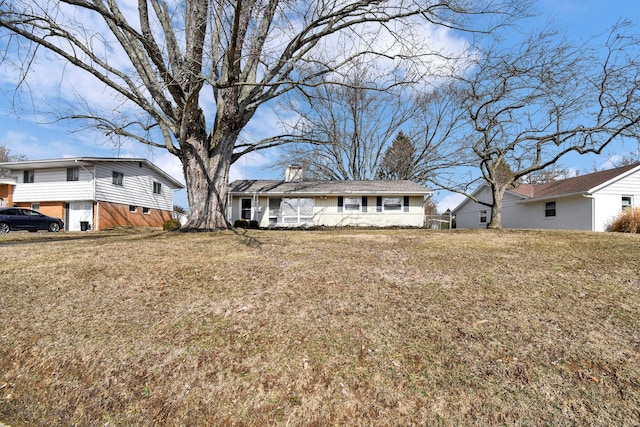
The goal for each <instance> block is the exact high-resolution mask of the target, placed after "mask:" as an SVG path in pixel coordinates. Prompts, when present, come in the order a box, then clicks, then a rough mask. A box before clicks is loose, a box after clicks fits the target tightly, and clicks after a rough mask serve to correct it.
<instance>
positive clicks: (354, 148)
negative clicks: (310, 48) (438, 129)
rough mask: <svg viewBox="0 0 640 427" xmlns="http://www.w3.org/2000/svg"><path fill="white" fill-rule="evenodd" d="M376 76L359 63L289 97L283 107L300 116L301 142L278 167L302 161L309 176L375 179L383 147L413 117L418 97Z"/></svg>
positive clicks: (294, 127)
mask: <svg viewBox="0 0 640 427" xmlns="http://www.w3.org/2000/svg"><path fill="white" fill-rule="evenodd" d="M377 74H378V73H377V72H374V71H372V70H370V69H368V67H367V66H366V64H363V63H360V62H359V61H358V64H357V66H355V67H353V68H352V69H351V71H350V73H349V75H347V76H345V78H344V79H341V80H340V81H338V82H336V81H331V80H329V79H325V81H322V84H318V85H314V86H313V87H308V88H299V90H297V91H295V92H294V93H292V94H290V95H291V96H288V97H286V98H287V99H286V101H287V102H286V103H283V104H282V105H283V107H284V108H286V110H288V111H292V112H297V114H298V116H299V119H298V120H297V121H296V122H294V123H291V125H290V133H291V135H292V136H293V135H296V137H295V138H297V139H298V140H299V143H297V144H291V145H288V146H287V147H285V149H284V153H283V155H282V156H281V158H280V160H279V161H278V162H277V165H276V166H277V167H282V166H284V165H286V164H291V163H295V164H300V165H302V166H303V169H304V174H305V177H307V178H310V179H329V180H367V179H374V178H375V177H376V174H377V171H378V168H379V166H380V162H381V160H382V156H383V154H384V150H385V147H386V146H387V145H388V144H390V142H391V141H392V139H393V137H394V135H395V134H396V133H397V132H398V130H399V129H400V128H401V127H402V126H403V125H406V124H407V122H408V121H410V119H411V118H412V117H413V116H414V115H415V113H414V111H415V110H414V108H413V107H412V105H411V104H412V103H411V98H413V97H414V96H412V95H409V94H407V93H405V92H404V91H403V88H402V87H400V86H397V85H396V84H395V82H393V81H392V82H389V83H388V84H385V83H380V82H379V81H378V79H379V78H380V76H379V75H377ZM327 77H330V76H327ZM389 86H391V87H389Z"/></svg>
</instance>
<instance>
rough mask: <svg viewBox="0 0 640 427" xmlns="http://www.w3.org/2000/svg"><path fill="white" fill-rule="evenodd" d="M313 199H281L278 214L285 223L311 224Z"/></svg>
mask: <svg viewBox="0 0 640 427" xmlns="http://www.w3.org/2000/svg"><path fill="white" fill-rule="evenodd" d="M313 206H314V204H313V198H311V197H309V198H306V197H299V198H290V199H282V202H281V204H280V212H281V214H282V220H283V222H285V223H289V224H291V223H298V224H310V223H313Z"/></svg>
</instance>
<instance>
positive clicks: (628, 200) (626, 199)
mask: <svg viewBox="0 0 640 427" xmlns="http://www.w3.org/2000/svg"><path fill="white" fill-rule="evenodd" d="M631 206H633V196H622V210H625V209H628V208H630V207H631Z"/></svg>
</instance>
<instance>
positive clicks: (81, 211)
mask: <svg viewBox="0 0 640 427" xmlns="http://www.w3.org/2000/svg"><path fill="white" fill-rule="evenodd" d="M83 228H84V229H85V230H91V229H93V202H71V203H69V223H68V224H67V230H68V231H80V230H82V229H83Z"/></svg>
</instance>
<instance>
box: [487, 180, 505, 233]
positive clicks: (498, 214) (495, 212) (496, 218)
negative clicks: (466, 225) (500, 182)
mask: <svg viewBox="0 0 640 427" xmlns="http://www.w3.org/2000/svg"><path fill="white" fill-rule="evenodd" d="M503 198H504V191H503V190H500V189H493V206H491V221H490V222H489V225H487V228H490V229H500V228H502V199H503Z"/></svg>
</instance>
